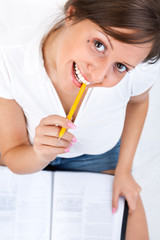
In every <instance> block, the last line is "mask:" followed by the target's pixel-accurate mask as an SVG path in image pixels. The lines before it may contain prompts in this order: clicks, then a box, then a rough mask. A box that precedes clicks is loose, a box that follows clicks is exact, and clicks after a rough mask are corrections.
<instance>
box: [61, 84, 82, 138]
mask: <svg viewBox="0 0 160 240" xmlns="http://www.w3.org/2000/svg"><path fill="white" fill-rule="evenodd" d="M85 88H86V84H85V83H83V84H82V86H81V88H80V90H79V92H78V94H77V97H76V99H75V100H74V103H73V105H72V107H71V109H70V111H69V113H68V116H67V119H69V120H71V119H72V116H73V114H74V112H75V110H76V107H77V105H78V103H79V101H80V99H81V97H82V94H83V92H84V90H85ZM65 131H66V128H64V127H62V129H61V131H60V133H59V139H60V138H61V137H63V135H64V133H65Z"/></svg>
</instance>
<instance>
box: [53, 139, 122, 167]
mask: <svg viewBox="0 0 160 240" xmlns="http://www.w3.org/2000/svg"><path fill="white" fill-rule="evenodd" d="M119 150H120V140H119V141H118V143H117V144H116V145H115V146H114V147H113V148H112V149H111V150H109V151H108V152H105V153H102V154H98V155H90V154H84V155H81V156H78V157H73V158H62V157H57V158H56V159H55V160H53V161H52V162H51V163H50V165H51V166H52V169H53V170H66V171H89V172H102V171H105V170H110V169H115V168H116V166H117V162H118V157H119Z"/></svg>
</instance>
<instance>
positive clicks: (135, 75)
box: [129, 61, 160, 96]
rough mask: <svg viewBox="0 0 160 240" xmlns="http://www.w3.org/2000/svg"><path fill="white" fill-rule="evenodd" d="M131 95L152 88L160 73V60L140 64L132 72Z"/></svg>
mask: <svg viewBox="0 0 160 240" xmlns="http://www.w3.org/2000/svg"><path fill="white" fill-rule="evenodd" d="M129 75H130V82H131V95H132V96H135V95H140V94H142V93H144V92H145V91H147V90H148V89H150V88H151V87H152V86H153V84H154V83H155V82H156V81H157V80H158V78H159V75H160V61H157V62H156V63H154V64H150V63H143V64H139V65H138V66H137V67H136V68H135V69H134V70H133V71H132V72H131V73H130V74H129Z"/></svg>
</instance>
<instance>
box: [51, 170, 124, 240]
mask: <svg viewBox="0 0 160 240" xmlns="http://www.w3.org/2000/svg"><path fill="white" fill-rule="evenodd" d="M112 185H113V176H111V175H106V174H97V173H84V172H83V173H82V172H56V173H55V176H54V202H53V220H52V240H115V239H116V240H118V239H120V234H121V225H122V217H123V210H124V199H123V198H120V199H119V207H118V210H117V212H116V213H115V214H112Z"/></svg>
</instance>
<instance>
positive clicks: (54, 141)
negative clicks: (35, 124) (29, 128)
mask: <svg viewBox="0 0 160 240" xmlns="http://www.w3.org/2000/svg"><path fill="white" fill-rule="evenodd" d="M35 144H39V145H48V146H51V147H58V148H59V147H62V148H68V147H72V143H70V142H69V141H66V140H63V139H61V140H60V141H59V138H58V137H51V136H42V137H41V138H38V139H37V140H36V139H35Z"/></svg>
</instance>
